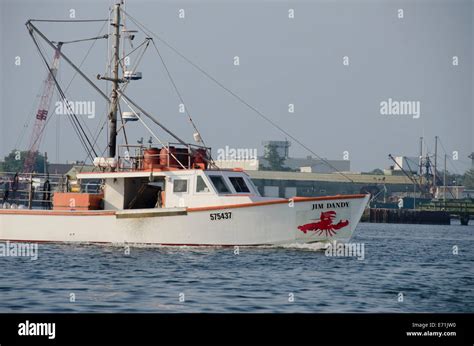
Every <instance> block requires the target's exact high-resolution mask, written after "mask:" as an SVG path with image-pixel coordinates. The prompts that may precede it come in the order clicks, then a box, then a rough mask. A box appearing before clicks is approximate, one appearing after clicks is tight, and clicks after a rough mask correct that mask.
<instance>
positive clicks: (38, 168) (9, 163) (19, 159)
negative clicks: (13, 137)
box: [0, 150, 45, 173]
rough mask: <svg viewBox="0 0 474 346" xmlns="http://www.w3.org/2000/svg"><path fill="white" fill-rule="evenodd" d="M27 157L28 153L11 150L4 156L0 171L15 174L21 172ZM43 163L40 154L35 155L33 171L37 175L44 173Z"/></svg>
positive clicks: (43, 159) (42, 157)
mask: <svg viewBox="0 0 474 346" xmlns="http://www.w3.org/2000/svg"><path fill="white" fill-rule="evenodd" d="M27 155H28V151H19V150H12V151H11V153H10V154H8V155H7V156H5V159H4V161H3V163H2V165H1V166H0V169H1V171H3V172H15V173H16V172H22V171H23V167H24V165H25V159H26V157H27ZM44 161H45V158H44V156H43V155H42V154H40V153H37V154H36V161H35V165H34V167H33V171H34V172H37V173H44Z"/></svg>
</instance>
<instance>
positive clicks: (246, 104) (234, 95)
mask: <svg viewBox="0 0 474 346" xmlns="http://www.w3.org/2000/svg"><path fill="white" fill-rule="evenodd" d="M122 11H123V12H124V13H126V14H127V16H128V18H129V19H130V20H131V21H132V22H133V23H134V24H135V25H137V26H138V27H139V28H141V30H143V31H144V32H148V34H151V35H152V36H154V37H156V38H157V39H158V40H160V42H162V43H163V44H165V45H166V46H167V47H168V48H170V49H171V50H172V51H173V52H175V53H176V54H177V55H179V56H180V57H181V58H182V59H184V60H185V61H186V62H188V63H189V64H191V65H192V66H193V67H194V68H196V69H197V70H198V71H199V72H201V73H202V74H203V75H204V76H205V77H207V78H208V79H209V80H211V81H212V82H214V83H215V84H216V85H218V86H219V87H221V88H222V89H224V90H225V91H226V92H227V93H229V94H230V95H232V96H233V97H234V98H235V99H237V100H238V101H239V102H241V103H242V104H243V105H245V106H246V107H247V108H249V109H250V110H252V111H253V112H255V113H256V114H257V115H258V116H260V117H261V118H262V119H264V120H265V121H267V122H268V123H269V124H270V125H272V126H273V127H275V128H276V129H278V130H279V131H280V132H282V133H283V134H285V135H286V136H288V137H289V138H291V139H292V140H293V141H294V142H296V143H298V144H299V145H300V146H301V147H303V148H304V149H306V150H307V151H308V152H310V153H311V154H313V155H314V156H315V157H317V158H318V159H319V160H321V161H323V162H324V163H326V164H327V165H328V166H329V167H331V168H332V169H334V171H335V172H336V173H338V174H340V175H341V176H343V177H344V178H346V179H347V180H349V181H350V182H351V183H354V181H353V180H352V179H351V178H350V177H348V176H347V175H345V174H344V173H342V172H341V171H339V170H338V169H337V168H336V167H334V166H333V165H331V163H329V162H328V161H327V160H326V159H323V158H322V157H320V156H319V155H318V154H316V153H315V152H314V151H313V150H311V149H310V148H309V147H308V146H307V145H305V144H304V143H303V142H301V141H300V140H299V139H297V138H296V137H295V136H293V135H291V134H290V133H289V132H288V131H286V130H285V129H283V128H282V127H281V126H279V125H278V124H277V123H276V122H274V121H273V120H272V119H270V118H269V117H267V116H266V115H265V114H263V113H262V112H261V111H259V110H258V109H257V108H256V107H254V106H252V105H251V104H249V103H248V102H247V101H245V100H244V99H243V98H242V97H240V96H239V95H237V94H236V93H235V92H233V91H232V90H230V89H229V88H227V87H226V86H224V85H223V84H222V83H221V82H219V81H218V80H217V79H216V78H214V77H213V76H211V75H210V74H209V73H208V72H206V71H205V70H204V69H203V68H201V67H200V66H199V65H197V64H196V63H194V62H193V61H192V60H190V59H189V58H187V57H186V56H185V55H183V54H182V53H181V52H179V51H178V50H177V49H176V48H174V47H173V46H172V45H171V44H169V43H168V42H167V41H165V40H164V39H162V38H161V37H159V36H158V35H157V34H156V33H154V32H153V31H151V30H150V29H148V28H147V27H146V26H145V25H143V24H141V23H140V22H138V20H136V19H135V18H134V17H133V16H131V15H130V14H129V13H128V12H125V10H122Z"/></svg>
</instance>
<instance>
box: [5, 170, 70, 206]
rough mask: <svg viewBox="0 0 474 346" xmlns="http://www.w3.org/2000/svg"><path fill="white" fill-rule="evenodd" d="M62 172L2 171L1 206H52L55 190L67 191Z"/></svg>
mask: <svg viewBox="0 0 474 346" xmlns="http://www.w3.org/2000/svg"><path fill="white" fill-rule="evenodd" d="M67 188H68V181H67V178H66V177H64V176H63V175H60V174H43V173H15V172H0V208H2V209H16V208H20V209H22V208H28V209H32V208H41V209H51V208H52V196H53V193H54V192H57V191H66V190H67Z"/></svg>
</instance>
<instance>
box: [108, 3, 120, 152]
mask: <svg viewBox="0 0 474 346" xmlns="http://www.w3.org/2000/svg"><path fill="white" fill-rule="evenodd" d="M114 11H115V13H114V22H113V23H112V24H111V25H112V26H114V29H115V30H114V34H113V36H114V44H113V62H112V64H113V70H112V78H111V81H112V95H111V99H110V110H109V157H115V155H116V148H117V109H118V92H117V91H118V88H119V82H120V80H119V61H120V57H119V52H120V3H116V4H115V6H114Z"/></svg>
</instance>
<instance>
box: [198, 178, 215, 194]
mask: <svg viewBox="0 0 474 346" xmlns="http://www.w3.org/2000/svg"><path fill="white" fill-rule="evenodd" d="M199 178H201V179H202V181H203V182H204V184H205V185H206V187H207V190H208V191H197V186H198V179H199ZM206 178H207V177H206V176H202V175H197V176H196V179H194V193H195V194H198V195H202V194H211V193H213V191H212V188H213V187H214V186H213V184H212V181H211V184H209V181H206ZM209 185H211V186H209Z"/></svg>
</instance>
